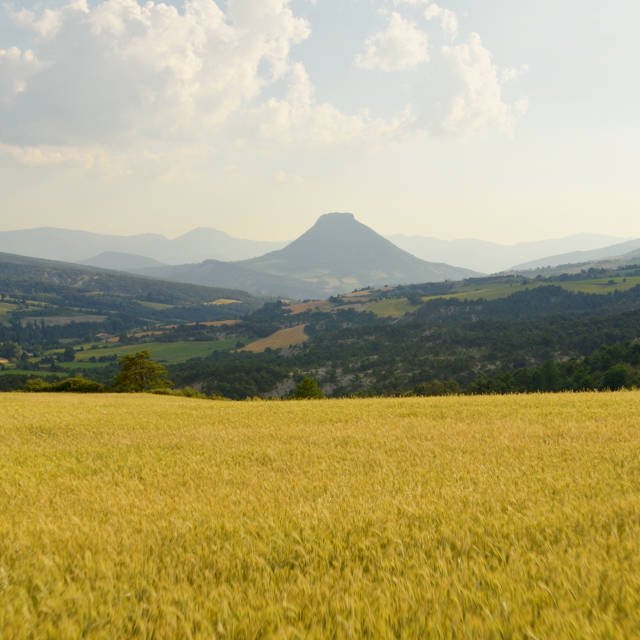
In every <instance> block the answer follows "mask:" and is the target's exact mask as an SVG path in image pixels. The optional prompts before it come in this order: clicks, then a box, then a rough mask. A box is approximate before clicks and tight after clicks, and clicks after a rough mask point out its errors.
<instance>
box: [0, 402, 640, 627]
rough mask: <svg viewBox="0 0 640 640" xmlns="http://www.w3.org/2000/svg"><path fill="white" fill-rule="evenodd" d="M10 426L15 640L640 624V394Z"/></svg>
mask: <svg viewBox="0 0 640 640" xmlns="http://www.w3.org/2000/svg"><path fill="white" fill-rule="evenodd" d="M0 405H1V408H2V414H3V416H4V418H3V422H2V438H0V471H1V473H0V478H1V481H0V558H1V562H0V636H1V637H6V638H9V637H56V638H77V637H80V636H83V637H85V638H116V639H119V638H135V637H155V638H158V639H163V638H186V637H209V638H212V637H223V636H225V637H227V636H228V637H265V636H276V637H284V638H293V637H308V638H326V637H347V636H352V637H376V638H385V637H387V638H392V637H393V638H395V637H405V638H409V637H411V638H418V637H467V638H498V637H518V638H519V637H532V638H533V637H537V638H578V637H580V638H584V637H608V638H615V637H619V638H625V637H634V636H635V634H636V633H637V629H638V628H639V626H640V516H639V515H638V514H640V462H639V460H640V430H638V425H637V418H636V416H637V415H638V409H639V408H640V394H639V393H635V392H633V393H632V392H629V393H621V394H601V395H595V394H586V395H565V396H524V397H501V398H489V397H483V398H445V399H431V400H410V399H404V400H398V399H395V400H391V399H389V400H367V401H353V400H349V401H327V402H313V401H312V402H287V403H284V402H280V403H278V402H273V403H271V402H260V403H249V402H247V403H232V402H211V401H208V402H207V401H196V400H192V401H190V400H183V399H174V398H163V397H152V396H120V397H115V396H93V397H90V396H89V397H81V396H68V395H20V394H15V395H6V396H0Z"/></svg>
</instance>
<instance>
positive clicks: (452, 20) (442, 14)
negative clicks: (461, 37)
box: [393, 0, 459, 40]
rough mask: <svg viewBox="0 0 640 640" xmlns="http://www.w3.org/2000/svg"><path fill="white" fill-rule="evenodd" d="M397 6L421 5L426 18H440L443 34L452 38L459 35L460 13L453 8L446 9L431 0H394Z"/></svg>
mask: <svg viewBox="0 0 640 640" xmlns="http://www.w3.org/2000/svg"><path fill="white" fill-rule="evenodd" d="M393 4H394V5H395V6H396V7H399V6H403V5H405V6H411V7H419V8H420V9H421V10H422V15H423V16H424V18H425V20H439V22H440V27H441V29H442V32H443V34H444V35H445V36H446V37H447V38H448V39H450V40H452V39H453V38H455V37H456V36H457V35H458V28H459V23H458V14H457V13H456V12H455V11H452V10H451V9H444V8H443V7H441V6H440V5H438V4H436V3H435V2H431V1H430V0H393Z"/></svg>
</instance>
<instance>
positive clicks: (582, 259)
mask: <svg viewBox="0 0 640 640" xmlns="http://www.w3.org/2000/svg"><path fill="white" fill-rule="evenodd" d="M638 249H640V239H638V240H629V241H627V242H620V243H618V244H613V245H610V246H607V247H603V248H600V249H593V250H591V251H573V252H571V253H562V254H559V255H552V256H546V257H544V258H540V259H538V260H533V261H531V262H525V263H523V264H518V265H516V266H515V267H513V270H514V271H526V270H529V269H540V268H544V267H558V266H560V265H571V264H584V263H590V262H599V261H602V260H608V259H611V258H622V257H623V256H627V255H628V254H630V253H632V252H635V251H636V250H638Z"/></svg>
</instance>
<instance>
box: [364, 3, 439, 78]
mask: <svg viewBox="0 0 640 640" xmlns="http://www.w3.org/2000/svg"><path fill="white" fill-rule="evenodd" d="M428 59H429V42H428V39H427V34H426V33H424V31H421V30H420V29H419V28H418V27H417V26H416V24H415V23H414V22H411V21H410V20H407V19H405V18H403V17H402V16H401V15H400V14H399V13H396V12H393V13H392V14H391V16H390V17H389V24H388V25H387V27H386V29H384V30H382V31H378V32H377V33H374V34H373V35H371V36H369V37H368V38H367V40H366V41H365V43H364V51H363V52H362V53H360V54H358V56H357V57H356V65H357V66H358V67H361V68H363V69H380V70H382V71H397V70H399V69H413V68H414V67H416V66H418V65H419V64H420V63H421V62H425V61H426V60H428Z"/></svg>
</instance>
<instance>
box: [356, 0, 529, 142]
mask: <svg viewBox="0 0 640 640" xmlns="http://www.w3.org/2000/svg"><path fill="white" fill-rule="evenodd" d="M387 7H389V9H388V10H389V12H390V16H391V18H390V24H389V27H388V28H387V29H386V30H385V31H382V32H379V33H376V34H373V35H372V36H370V37H369V38H367V40H366V42H365V53H364V54H361V56H360V57H359V58H358V62H359V63H360V66H363V67H366V68H377V69H381V70H384V71H392V70H396V69H400V68H403V67H402V66H401V65H399V64H395V65H394V63H393V61H394V60H396V61H397V60H401V59H402V55H401V54H398V53H397V51H398V50H400V49H402V47H405V49H403V51H404V50H407V51H415V50H417V48H416V47H413V46H411V43H412V38H411V37H408V36H407V35H406V33H405V34H403V33H402V31H407V28H406V25H410V26H411V29H415V30H416V31H418V32H419V33H420V34H422V35H424V37H425V41H424V43H425V47H426V37H427V36H426V33H424V32H423V31H421V30H420V27H419V26H418V25H416V23H415V22H411V21H410V20H409V18H408V17H407V16H405V15H403V14H407V13H409V14H410V15H411V16H413V17H418V19H420V20H423V21H424V23H425V28H427V25H428V23H435V24H437V25H438V26H439V29H438V31H439V34H440V40H441V45H440V46H437V47H432V48H431V50H430V51H429V52H425V51H426V50H423V55H422V57H421V59H420V61H423V62H428V64H425V65H422V66H420V67H419V68H418V69H417V70H416V74H417V77H416V84H415V87H416V88H415V91H414V99H413V101H412V102H411V104H410V112H411V113H412V118H413V128H414V130H416V129H418V130H422V131H426V132H427V133H431V134H453V135H461V136H465V135H470V134H474V133H480V132H483V131H487V130H499V131H501V132H503V133H506V134H507V135H511V134H512V133H513V131H514V126H515V123H516V121H517V119H518V117H520V116H521V115H522V114H524V113H525V112H526V111H527V108H528V101H527V100H526V98H520V99H519V100H515V101H513V102H510V101H509V100H507V99H506V98H505V95H504V91H503V88H504V85H506V84H507V83H509V82H511V81H513V80H515V79H516V78H518V77H520V76H521V75H523V74H524V73H526V72H527V70H528V67H527V65H521V66H518V67H514V66H509V67H504V68H501V67H499V66H498V65H497V64H496V63H495V61H494V60H493V56H492V54H491V51H490V50H489V49H488V48H487V47H486V46H485V45H484V44H483V42H482V39H481V38H480V36H479V35H478V34H477V33H470V34H469V35H468V36H467V38H466V41H464V42H460V43H458V41H459V40H460V38H461V34H460V22H459V20H458V15H457V13H456V12H455V11H453V10H451V9H447V8H444V7H442V6H440V5H439V4H437V3H435V2H431V0H388V4H387ZM392 25H394V28H392ZM398 25H403V26H404V29H403V28H400V27H399V26H398ZM435 35H436V36H438V34H437V33H436V34H435ZM414 42H415V39H414ZM388 43H392V44H388ZM385 45H386V46H385ZM394 47H395V49H394ZM394 54H395V55H394ZM410 59H411V58H410V56H409V54H407V60H410ZM416 59H417V57H416ZM363 62H366V64H363ZM406 66H407V67H408V66H416V65H409V64H407V65H406ZM403 130H404V128H403Z"/></svg>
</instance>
